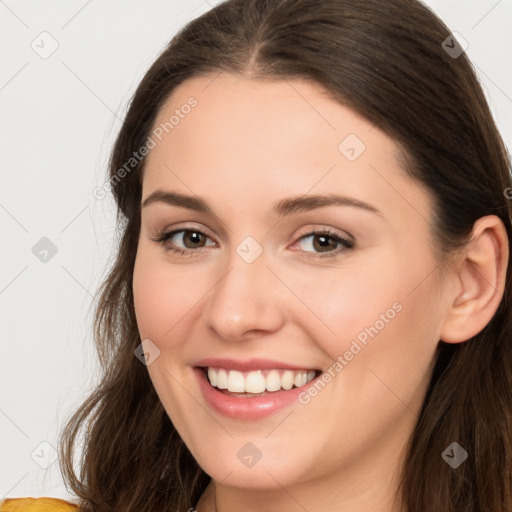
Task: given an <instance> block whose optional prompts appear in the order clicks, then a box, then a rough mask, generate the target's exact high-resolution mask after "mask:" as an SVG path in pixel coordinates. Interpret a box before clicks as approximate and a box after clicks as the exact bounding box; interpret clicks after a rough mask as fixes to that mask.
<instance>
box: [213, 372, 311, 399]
mask: <svg viewBox="0 0 512 512" xmlns="http://www.w3.org/2000/svg"><path fill="white" fill-rule="evenodd" d="M315 375H316V374H315V371H314V370H309V371H306V370H298V371H295V370H277V369H276V370H265V371H263V370H256V371H253V372H243V373H242V372H239V371H237V370H225V369H223V368H208V380H209V381H210V384H211V385H212V386H213V387H216V388H218V389H227V390H228V391H230V392H232V393H256V394H257V393H263V392H264V391H279V390H280V389H281V388H282V389H285V390H289V389H292V387H294V386H295V387H296V388H299V387H301V386H304V385H305V384H307V383H308V382H310V381H312V380H313V379H314V378H315Z"/></svg>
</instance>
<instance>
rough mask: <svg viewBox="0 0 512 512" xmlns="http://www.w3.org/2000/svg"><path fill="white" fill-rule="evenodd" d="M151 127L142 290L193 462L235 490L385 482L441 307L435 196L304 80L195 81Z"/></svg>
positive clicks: (160, 373) (140, 305)
mask: <svg viewBox="0 0 512 512" xmlns="http://www.w3.org/2000/svg"><path fill="white" fill-rule="evenodd" d="M187 105H188V106H187ZM165 123H167V125H165V126H164V124H165ZM154 128H155V129H154V131H153V135H152V139H153V143H154V144H153V143H151V144H150V146H151V148H152V149H151V150H150V153H149V155H148V158H147V162H146V167H145V172H144V178H143V193H142V204H143V206H142V209H141V232H140V239H139V245H138V251H137V258H136V263H135V271H134V278H133V291H134V296H135V309H136V316H137V322H138V327H139V330H140V335H141V339H142V340H146V341H144V343H143V345H144V348H145V351H146V353H147V354H148V357H149V358H150V359H149V360H148V362H149V364H148V371H149V374H150V377H151V379H152V382H153V384H154V386H155V388H156V391H157V393H158V395H159V397H160V399H161V401H162V403H163V406H164V407H165V409H166V411H167V413H168V415H169V417H170V418H171V420H172V422H173V423H174V425H175V426H176V429H177V430H178V432H179V434H180V435H181V437H182V438H183V440H184V441H185V443H186V444H187V446H188V448H189V449H190V451H191V452H192V454H193V455H194V457H195V458H196V460H197V461H198V463H199V464H200V465H201V467H202V468H203V469H204V470H205V471H206V472H207V473H208V474H209V475H210V476H212V477H213V478H214V479H215V480H217V481H218V482H220V481H222V482H223V484H224V485H232V486H234V487H244V488H258V489H261V488H280V487H281V486H283V487H286V488H287V489H291V488H292V487H293V486H294V485H297V484H300V485H301V486H302V487H303V488H305V487H304V485H306V483H307V482H313V481H315V480H316V481H317V482H320V481H321V482H322V485H328V483H329V482H333V481H334V480H335V479H338V481H339V480H340V479H343V485H364V486H367V482H368V479H373V478H380V479H382V478H387V479H388V480H387V481H388V482H389V479H390V478H391V476H390V475H391V473H392V472H391V471H390V468H392V467H393V465H394V464H395V463H397V462H398V458H399V456H400V451H401V449H402V448H403V446H404V443H405V442H406V440H407V437H408V435H409V434H410V432H411V429H412V428H413V425H414V423H415V421H416V419H417V413H418V411H419V408H420V406H421V404H422V401H423V398H424V394H425V391H426V388H427V385H428V382H429V379H430V376H431V371H432V363H433V359H434V355H435V349H436V346H437V343H438V340H439V333H440V330H441V326H442V321H443V310H445V309H446V303H447V301H446V297H445V295H446V294H443V289H442V288H441V286H440V284H439V282H440V281H439V279H438V277H439V267H438V262H437V260H436V258H435V256H434V252H433V241H432V236H431V233H430V229H431V224H432V222H431V216H432V202H431V197H430V195H429V194H428V193H427V191H426V190H424V189H423V188H422V187H421V186H420V185H419V184H418V183H417V182H415V181H413V180H411V178H409V177H408V176H407V175H406V173H405V171H404V170H403V169H402V168H401V166H400V164H399V162H398V160H397V156H398V153H397V147H396V145H395V144H394V143H393V141H392V140H391V139H390V138H389V137H388V136H386V135H385V134H384V133H383V132H381V131H380V130H379V129H377V128H376V127H375V126H372V125H371V124H370V123H369V122H367V121H366V120H365V119H363V118H362V117H360V116H359V115H357V114H356V113H355V112H354V111H352V110H350V109H349V108H347V107H345V106H342V105H341V104H339V103H337V102H335V101H333V100H332V99H330V98H329V97H328V96H327V95H326V94H324V93H323V92H322V90H321V89H320V88H319V87H318V86H316V85H312V84H310V83H308V82H305V81H301V80H286V81H285V80H283V81H257V80H254V79H249V78H243V77H240V76H234V75H230V74H227V73H221V74H220V75H218V76H217V75H210V76H207V77H200V78H193V79H191V80H188V81H186V82H185V83H183V84H182V85H181V86H180V87H179V88H178V89H176V90H175V92H174V94H173V96H172V97H171V98H170V99H169V100H168V101H167V102H166V103H165V105H163V107H162V109H161V111H160V113H159V116H158V119H157V121H156V123H155V125H154ZM153 146H154V147H153ZM157 192H158V194H156V193H157ZM185 196H186V199H185ZM313 198H315V199H313ZM169 233H173V234H171V235H170V236H168V237H167V240H166V241H164V242H163V243H160V242H158V241H157V238H158V237H159V236H160V235H161V234H169ZM338 237H339V238H338ZM148 340H150V341H148ZM208 368H213V370H210V375H211V378H212V379H213V380H216V383H217V386H219V387H225V386H226V385H228V386H229V388H228V390H229V389H231V390H232V391H230V392H229V393H230V394H228V390H220V389H219V388H218V387H214V386H212V385H211V384H210V383H209V380H208V377H207V376H206V374H207V372H208ZM321 372H322V373H321ZM319 374H320V375H319ZM312 377H313V380H312V381H310V382H309V383H307V384H304V383H305V381H306V379H308V378H312ZM329 377H330V378H329ZM214 383H215V382H214ZM292 383H293V384H294V387H293V388H292V389H285V388H289V387H290V386H291V385H292ZM295 385H297V386H298V388H296V387H295ZM267 386H268V388H269V389H270V390H271V391H266V392H264V393H263V394H262V395H261V394H260V393H261V390H262V389H267ZM277 388H279V391H276V389H277ZM246 389H248V390H251V391H252V392H253V393H252V394H246V393H244V394H242V391H243V390H246ZM383 468H385V473H382V471H383ZM358 474H359V477H357V475H358ZM362 475H364V477H362ZM320 479H321V480H320ZM365 481H366V483H365ZM356 482H359V484H356Z"/></svg>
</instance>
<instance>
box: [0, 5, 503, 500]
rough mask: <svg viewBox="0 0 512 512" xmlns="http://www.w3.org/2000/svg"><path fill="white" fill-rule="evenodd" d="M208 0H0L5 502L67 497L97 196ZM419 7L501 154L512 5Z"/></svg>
mask: <svg viewBox="0 0 512 512" xmlns="http://www.w3.org/2000/svg"><path fill="white" fill-rule="evenodd" d="M217 3H218V1H213V0H210V1H209V2H207V1H205V0H179V1H178V0H172V1H171V0H167V1H162V0H160V1H156V0H153V1H151V2H148V1H146V2H144V1H142V0H136V1H135V0H132V1H121V0H116V1H113V0H102V1H100V0H81V1H75V0H73V1H62V0H61V1H46V2H37V1H31V2H28V1H22V0H18V1H16V0H5V1H4V0H0V16H1V17H0V38H1V45H0V48H1V57H0V58H1V63H2V65H1V68H0V104H1V116H0V127H1V130H2V131H1V133H2V140H1V155H2V166H1V173H2V175H1V179H2V186H1V188H0V222H1V229H2V236H3V243H2V245H1V257H2V264H1V267H0V268H1V272H0V307H1V314H2V316H1V323H0V328H1V343H2V350H1V353H2V359H1V372H0V379H1V380H0V385H1V390H2V393H1V395H0V432H1V434H0V450H1V468H2V470H1V473H0V499H1V498H3V497H5V496H10V497H17V496H55V497H61V498H71V495H70V494H69V493H68V491H67V490H66V488H65V487H64V485H63V482H62V478H61V475H60V470H59V467H58V463H57V462H55V455H56V453H55V448H56V447H57V439H58V432H59V430H60V428H61V427H62V424H63V422H64V420H65V419H66V417H67V416H68V415H69V414H70V413H71V412H72V411H73V409H75V408H76V407H77V406H78V405H79V404H80V402H81V401H82V400H83V399H84V398H85V397H86V395H87V394H88V392H89V391H91V389H92V388H93V384H94V382H95V380H96V378H97V376H98V365H97V363H96V359H95V352H94V348H93V340H92V337H91V322H92V309H91V307H92V306H93V305H94V304H95V298H94V296H95V292H96V290H97V287H98V284H99V282H100V280H101V279H102V277H103V276H104V274H105V271H106V268H107V266H108V265H109V264H110V262H111V258H112V250H113V241H114V236H115V210H114V205H113V200H112V198H111V197H110V195H107V197H105V198H104V199H103V200H99V199H96V198H95V197H94V196H93V190H94V188H95V187H98V186H101V185H102V184H103V183H104V182H105V180H106V172H107V160H108V156H109V151H110V148H111V146H112V143H113V141H114V137H115V135H116V133H117V132H118V130H119V128H120V126H121V120H122V119H123V117H124V114H125V112H126V107H127V104H128V101H129V99H130V96H131V94H132V93H133V92H134V90H135V88H136V86H137V84H138V83H139V81H140V80H141V78H142V76H143V74H144V72H145V71H146V70H147V68H148V67H149V65H150V64H151V63H152V62H153V60H154V59H155V58H156V56H157V55H158V53H159V52H160V51H161V50H162V49H163V47H164V46H165V44H166V43H167V42H168V41H169V40H170V39H171V37H172V36H173V35H174V34H175V33H176V31H177V30H178V29H179V28H180V27H182V26H183V25H184V24H185V23H186V22H187V21H189V20H191V19H193V18H195V17H196V16H198V15H199V14H201V13H203V12H205V11H207V10H209V9H210V8H211V7H212V6H214V5H216V4H217ZM425 3H426V4H427V5H429V6H430V7H432V8H433V9H434V11H435V12H436V13H437V14H438V15H439V16H440V17H441V18H442V19H443V20H444V21H445V23H446V24H447V25H448V26H449V27H450V29H451V30H452V31H455V32H458V33H459V34H461V35H462V37H463V38H464V39H465V40H466V41H467V42H468V44H469V47H468V48H467V53H468V55H469V57H470V59H471V60H472V62H473V63H474V65H475V68H476V70H477V72H478V75H479V77H480V79H481V81H482V83H483V85H484V89H485V91H486V94H487V97H488V98H489V101H490V104H491V108H492V111H493V114H494V116H495V119H496V122H497V124H498V127H499V128H500V130H501V132H502V134H503V137H504V139H505V142H506V144H507V145H508V148H509V151H510V150H511V148H512V59H511V57H510V55H512V36H511V34H510V27H511V26H512V2H511V1H510V0H500V1H497V0H472V1H468V0H428V1H426V2H425ZM383 8H385V1H383ZM440 44H441V41H440ZM57 45H58V46H57ZM53 50H54V51H53ZM52 51H53V53H51V55H49V53H50V52H52ZM43 238H46V239H48V240H46V239H45V240H43V241H41V239H43ZM34 246H35V249H33V248H34ZM44 251H47V252H46V253H45V252H44ZM55 251H56V252H55Z"/></svg>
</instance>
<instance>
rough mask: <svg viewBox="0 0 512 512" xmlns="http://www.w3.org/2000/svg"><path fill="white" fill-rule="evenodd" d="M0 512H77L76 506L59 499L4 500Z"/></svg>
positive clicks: (0, 503)
mask: <svg viewBox="0 0 512 512" xmlns="http://www.w3.org/2000/svg"><path fill="white" fill-rule="evenodd" d="M0 512H78V505H75V504H74V503H70V502H69V501H64V500H61V499H59V498H6V499H4V500H2V501H0Z"/></svg>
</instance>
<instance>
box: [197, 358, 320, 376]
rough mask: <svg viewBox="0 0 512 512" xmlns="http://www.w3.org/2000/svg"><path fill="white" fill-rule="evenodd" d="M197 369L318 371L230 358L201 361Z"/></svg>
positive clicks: (298, 366)
mask: <svg viewBox="0 0 512 512" xmlns="http://www.w3.org/2000/svg"><path fill="white" fill-rule="evenodd" d="M193 366H197V367H208V368H211V367H213V368H224V369H226V370H238V371H242V372H250V371H254V370H272V369H274V368H275V369H278V368H283V369H287V370H315V371H316V370H317V368H311V367H310V366H307V365H303V366H301V365H296V364H290V363H285V362H283V361H277V360H271V359H247V360H245V361H244V360H240V359H229V358H211V357H210V358H206V359H201V360H200V361H197V362H196V363H194V364H193Z"/></svg>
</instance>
